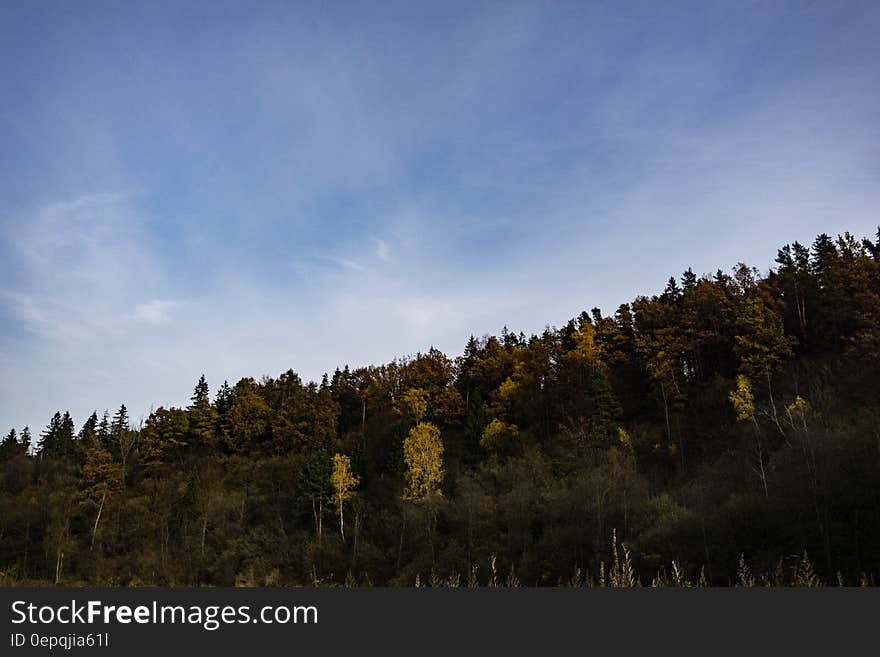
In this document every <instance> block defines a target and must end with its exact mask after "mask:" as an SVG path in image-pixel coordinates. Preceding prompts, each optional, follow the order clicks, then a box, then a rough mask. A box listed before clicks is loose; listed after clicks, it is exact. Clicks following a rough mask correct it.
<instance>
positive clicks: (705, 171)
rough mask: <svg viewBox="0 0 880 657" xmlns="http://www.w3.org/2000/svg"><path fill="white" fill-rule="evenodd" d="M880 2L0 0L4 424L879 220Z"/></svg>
mask: <svg viewBox="0 0 880 657" xmlns="http://www.w3.org/2000/svg"><path fill="white" fill-rule="evenodd" d="M878 34H880V3H877V2H855V1H853V2H806V1H804V2H783V1H773V2H747V1H745V0H740V1H736V2H709V1H706V0H701V1H700V2H693V3H682V2H663V3H659V2H646V3H637V2H616V1H615V2H573V3H566V2H534V3H519V2H488V3H487V2H466V3H460V4H456V3H454V2H411V1H410V2H400V3H398V2H382V3H372V2H371V3H366V2H352V3H340V2H314V3H312V2H281V3H272V2H256V3H255V2H237V3H229V2H220V1H213V2H204V3H199V2H183V3H181V2H169V3H166V2H140V3H128V2H126V3H120V2H107V3H98V2H77V3H68V2H57V3H46V2H40V1H39V0H37V1H27V2H24V1H16V0H12V1H9V0H7V1H5V2H3V3H0V431H2V432H6V431H8V429H9V428H11V427H16V428H17V429H19V430H20V429H21V427H23V426H24V425H26V424H27V425H30V427H31V429H32V431H33V432H34V433H35V434H37V433H39V431H40V430H41V429H42V428H44V427H45V425H46V423H47V422H48V420H49V418H50V417H51V415H52V413H54V412H55V411H56V410H62V411H63V410H70V412H71V413H72V414H73V416H74V420H75V421H76V423H77V425H80V424H81V423H82V421H84V420H85V418H86V416H87V415H88V414H89V413H91V411H92V410H95V409H97V410H98V412H99V413H100V412H102V411H103V409H105V408H109V409H111V412H112V410H113V409H115V408H117V407H118V406H119V404H121V403H125V404H126V405H127V406H128V408H129V410H130V413H131V415H132V417H133V419H134V420H137V419H138V418H141V417H144V416H146V415H147V414H148V413H149V411H150V409H151V408H155V407H158V406H160V405H164V406H170V405H176V406H181V405H185V404H186V403H187V402H188V400H189V396H190V395H191V393H192V389H193V386H194V385H195V382H196V380H197V379H198V377H199V375H200V374H202V373H205V375H206V376H207V379H208V382H209V384H210V386H211V389H212V392H213V391H215V390H216V388H217V386H218V385H219V384H220V383H222V381H223V380H228V381H229V382H230V383H234V382H235V381H237V380H238V379H239V378H241V377H244V376H253V377H255V378H259V377H261V376H262V375H270V376H277V375H278V374H279V373H280V372H283V371H285V370H287V369H288V368H292V369H294V370H295V371H297V372H299V373H300V374H301V375H302V376H303V378H304V379H306V380H309V379H314V380H319V379H320V377H321V375H322V374H323V373H324V372H331V373H332V371H333V370H334V369H335V368H336V367H341V366H343V365H345V364H349V365H351V366H352V367H356V366H360V365H366V364H380V363H383V362H388V361H390V360H391V359H393V358H395V357H400V356H406V355H410V354H415V353H416V352H419V351H422V352H424V351H426V350H427V349H428V348H430V347H431V346H435V347H437V348H439V349H441V350H443V351H444V352H446V353H447V354H448V355H450V356H456V355H458V354H460V353H461V352H462V350H463V347H464V344H465V342H466V340H467V338H468V336H470V335H472V334H473V335H476V336H481V335H484V334H497V333H498V332H499V331H500V330H501V328H502V327H503V326H507V327H509V328H510V329H511V330H513V331H516V332H519V331H523V332H524V333H526V334H527V335H529V334H531V333H538V332H540V331H542V330H543V329H544V327H545V326H547V325H553V326H560V325H562V324H564V323H565V322H566V321H567V320H568V319H570V318H571V317H574V316H576V315H577V314H578V313H580V312H581V311H582V310H585V309H586V310H588V309H590V308H592V307H593V306H599V307H600V308H601V309H602V310H603V311H604V312H606V313H611V312H613V311H614V310H615V309H616V308H617V306H618V305H619V304H621V303H624V302H627V301H630V300H632V299H633V298H634V297H635V296H636V295H637V294H651V293H656V292H658V291H659V290H661V289H662V287H663V286H664V284H665V281H666V280H667V279H668V278H669V276H671V275H676V276H677V275H680V273H681V272H682V271H684V270H685V269H687V268H688V267H692V268H693V269H694V271H696V272H697V273H707V272H714V271H715V270H716V269H718V268H719V267H720V268H723V269H725V270H729V269H730V268H732V267H734V266H735V265H736V263H737V262H740V261H744V262H746V263H748V264H750V265H754V266H756V267H758V268H759V269H762V270H765V271H766V269H767V268H768V267H769V266H771V265H772V264H773V258H774V257H775V254H776V249H777V248H778V247H780V246H781V245H783V244H786V243H789V242H792V241H794V240H800V241H801V242H804V243H809V242H811V241H812V239H813V238H814V237H815V236H816V235H817V234H818V233H821V232H827V233H829V234H832V235H835V234H837V233H841V232H843V231H850V232H852V233H854V234H855V235H856V236H859V237H861V236H865V235H872V234H874V233H875V232H876V230H877V226H878V224H880V212H878V207H880V203H878V202H880V72H878V71H880V69H878V62H880V39H878V38H877V35H878Z"/></svg>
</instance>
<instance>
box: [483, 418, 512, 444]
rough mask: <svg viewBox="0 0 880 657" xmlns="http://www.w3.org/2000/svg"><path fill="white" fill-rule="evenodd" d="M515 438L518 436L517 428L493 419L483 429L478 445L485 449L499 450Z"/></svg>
mask: <svg viewBox="0 0 880 657" xmlns="http://www.w3.org/2000/svg"><path fill="white" fill-rule="evenodd" d="M517 436H519V428H518V427H517V426H516V425H515V424H508V423H507V422H502V421H501V420H499V419H498V418H495V419H494V420H492V421H491V422H490V423H489V424H488V425H486V428H485V429H483V435H482V436H480V445H481V446H482V447H483V448H485V449H501V448H504V447H505V446H507V445H509V444H510V443H511V442H512V441H514V440H515V439H516V438H517Z"/></svg>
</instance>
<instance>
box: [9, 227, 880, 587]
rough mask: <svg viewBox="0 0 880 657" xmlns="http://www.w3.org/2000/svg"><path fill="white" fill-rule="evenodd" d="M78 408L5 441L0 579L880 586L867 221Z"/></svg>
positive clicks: (878, 387) (877, 293)
mask: <svg viewBox="0 0 880 657" xmlns="http://www.w3.org/2000/svg"><path fill="white" fill-rule="evenodd" d="M463 338H464V336H463ZM281 366H282V367H283V366H284V364H281ZM194 378H195V377H194ZM46 385H51V377H49V378H47V381H46ZM53 411H54V409H47V416H48V415H49V414H51V413H52V412H53ZM78 420H79V421H81V423H79V422H77V421H75V420H74V418H72V417H71V415H70V414H69V413H67V412H63V411H62V410H59V411H58V412H55V413H54V415H52V416H51V419H50V420H49V422H48V424H47V426H46V427H45V428H42V429H37V430H32V429H31V428H27V427H22V428H13V429H11V430H9V432H8V433H7V434H5V437H4V438H3V439H2V443H0V490H2V496H0V585H3V586H16V585H62V586H87V585H100V586H154V585H158V586H587V585H606V586H631V585H643V586H650V585H652V584H654V585H677V586H688V585H693V586H698V585H708V586H736V585H770V586H773V585H776V586H793V585H797V586H800V585H804V586H812V585H818V584H824V585H834V586H836V585H846V586H858V585H869V586H871V585H876V584H878V583H880V581H878V576H880V230H878V232H877V235H876V236H872V237H870V238H864V239H862V238H859V237H855V236H853V235H851V234H849V233H844V234H842V235H840V236H838V237H836V238H835V237H830V236H829V235H826V234H822V235H819V236H818V237H817V238H816V239H815V241H814V242H813V243H812V244H810V245H802V244H800V243H798V242H794V243H792V244H789V245H785V246H783V247H782V248H781V249H779V250H778V254H777V257H776V260H775V264H774V265H773V266H772V267H771V268H770V269H769V270H768V271H767V272H766V274H764V273H762V272H761V271H759V270H758V269H755V268H753V267H749V266H747V265H745V264H738V265H737V266H736V267H734V268H732V269H728V270H727V271H724V270H718V271H717V272H716V273H714V274H705V275H698V274H696V273H695V272H693V271H692V270H691V269H688V270H687V271H685V272H684V273H683V274H681V275H680V276H676V277H672V278H670V279H669V281H668V283H667V284H666V285H665V289H663V292H662V293H661V294H658V295H651V296H639V297H637V298H636V299H635V300H633V301H632V302H630V303H624V304H623V305H621V306H620V307H619V308H617V309H616V310H614V311H613V312H612V313H611V314H606V313H603V312H602V310H600V309H599V308H592V310H590V311H584V312H581V313H580V314H579V315H577V316H576V317H574V318H573V319H571V320H570V321H569V322H568V323H566V324H565V325H564V326H562V327H559V328H557V327H547V328H546V329H545V330H544V331H543V333H541V334H540V335H530V336H526V335H524V334H523V333H516V332H514V331H511V330H508V329H507V328H505V329H504V330H502V331H501V332H500V335H497V336H496V335H490V336H482V337H474V336H471V337H470V339H468V340H467V341H466V344H465V345H464V351H463V353H462V355H460V356H458V357H450V356H447V355H445V354H443V353H441V352H440V351H438V350H437V349H434V348H430V349H428V350H427V351H425V352H424V353H418V354H415V355H411V356H407V357H402V358H399V359H397V360H394V361H392V362H390V363H387V364H381V365H375V366H369V367H359V368H356V369H352V368H349V367H348V366H346V367H342V368H341V369H336V370H335V371H334V372H333V373H332V374H326V375H324V377H323V379H322V380H321V381H320V382H305V381H303V380H302V379H301V378H300V376H298V375H297V374H296V372H295V371H293V370H292V369H288V370H287V371H285V372H283V373H282V374H280V375H279V376H277V378H271V377H268V376H266V377H263V378H261V379H259V380H255V379H253V378H244V379H241V380H240V381H238V382H237V383H235V384H234V385H230V384H229V383H227V382H223V383H222V385H219V386H217V387H216V389H214V390H211V389H209V385H208V382H207V381H206V380H205V377H204V376H202V377H201V378H200V379H199V380H198V382H197V383H196V385H195V388H194V391H193V395H192V398H191V400H190V401H189V403H188V405H186V406H185V407H181V408H158V409H156V410H155V411H153V412H152V413H151V414H150V415H149V417H147V418H146V419H145V420H144V421H142V422H138V423H133V422H132V421H131V419H130V417H129V412H128V410H127V409H126V407H125V406H124V405H122V406H120V407H119V408H118V409H115V410H110V411H103V412H100V409H99V411H96V412H95V413H92V415H91V416H89V417H88V418H79V419H78Z"/></svg>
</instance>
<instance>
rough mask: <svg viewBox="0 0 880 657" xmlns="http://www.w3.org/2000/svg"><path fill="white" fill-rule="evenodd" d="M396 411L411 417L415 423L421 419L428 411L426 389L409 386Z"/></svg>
mask: <svg viewBox="0 0 880 657" xmlns="http://www.w3.org/2000/svg"><path fill="white" fill-rule="evenodd" d="M398 412H399V413H400V414H401V415H407V416H409V417H411V418H412V419H413V421H414V422H416V424H418V423H419V422H421V421H422V418H424V417H425V413H427V412H428V391H427V390H422V389H421V388H410V389H409V390H407V391H406V392H405V393H403V397H402V398H401V399H400V404H399V405H398Z"/></svg>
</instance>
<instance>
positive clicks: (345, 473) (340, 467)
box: [330, 454, 360, 540]
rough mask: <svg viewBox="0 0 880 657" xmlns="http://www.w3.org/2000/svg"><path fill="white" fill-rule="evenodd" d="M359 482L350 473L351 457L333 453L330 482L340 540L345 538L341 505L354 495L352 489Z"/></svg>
mask: <svg viewBox="0 0 880 657" xmlns="http://www.w3.org/2000/svg"><path fill="white" fill-rule="evenodd" d="M359 483H360V479H359V478H358V477H355V476H354V475H353V474H352V473H351V459H349V458H348V457H347V456H346V455H345V454H334V455H333V470H332V472H331V473H330V484H331V485H332V486H333V501H334V502H335V503H336V507H337V508H338V510H339V534H340V535H341V536H342V540H345V519H344V517H343V515H342V507H343V504H344V503H345V502H346V501H347V500H350V499H351V497H352V495H354V493H353V492H352V489H353V488H354V487H355V486H357V485H358V484H359Z"/></svg>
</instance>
